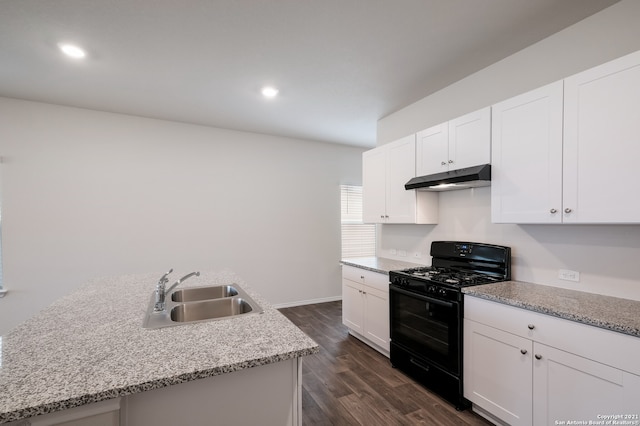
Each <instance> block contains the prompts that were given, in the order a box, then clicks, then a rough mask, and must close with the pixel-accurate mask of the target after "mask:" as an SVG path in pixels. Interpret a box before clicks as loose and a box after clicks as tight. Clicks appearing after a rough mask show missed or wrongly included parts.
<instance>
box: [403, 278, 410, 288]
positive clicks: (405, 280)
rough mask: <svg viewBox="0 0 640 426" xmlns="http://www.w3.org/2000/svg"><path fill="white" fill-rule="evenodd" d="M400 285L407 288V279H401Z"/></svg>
mask: <svg viewBox="0 0 640 426" xmlns="http://www.w3.org/2000/svg"><path fill="white" fill-rule="evenodd" d="M402 285H403V286H408V285H409V280H408V279H406V278H403V279H402Z"/></svg>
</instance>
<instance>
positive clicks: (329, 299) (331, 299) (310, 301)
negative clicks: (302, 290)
mask: <svg viewBox="0 0 640 426" xmlns="http://www.w3.org/2000/svg"><path fill="white" fill-rule="evenodd" d="M337 300H342V295H340V296H332V297H321V298H319V299H308V300H298V301H296V302H287V303H277V304H273V305H272V306H273V307H274V308H276V309H280V308H292V307H294V306H303V305H313V304H314V303H325V302H335V301H337Z"/></svg>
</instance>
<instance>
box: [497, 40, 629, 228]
mask: <svg viewBox="0 0 640 426" xmlns="http://www.w3.org/2000/svg"><path fill="white" fill-rule="evenodd" d="M638 111H640V52H636V53H633V54H630V55H627V56H624V57H622V58H620V59H617V60H614V61H611V62H608V63H606V64H603V65H601V66H598V67H595V68H592V69H590V70H587V71H584V72H581V73H579V74H576V75H574V76H571V77H569V78H567V79H565V80H564V81H563V82H557V83H553V84H551V85H548V86H545V87H542V88H540V89H537V90H534V91H531V92H529V93H525V94H524V95H520V96H516V97H515V98H512V99H509V100H507V101H504V102H501V103H499V104H497V105H494V106H493V107H492V133H493V134H492V137H493V141H492V160H491V163H492V169H491V174H492V178H491V180H492V183H491V185H492V188H491V208H492V216H491V217H492V221H493V222H494V223H594V224H597V223H602V224H604V223H640V197H638V196H637V194H638V193H639V192H640V167H638V164H637V163H638V158H640V119H639V117H640V116H639V115H638Z"/></svg>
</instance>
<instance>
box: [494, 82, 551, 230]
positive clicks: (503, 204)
mask: <svg viewBox="0 0 640 426" xmlns="http://www.w3.org/2000/svg"><path fill="white" fill-rule="evenodd" d="M562 99H563V83H562V81H559V82H556V83H553V84H550V85H547V86H544V87H541V88H539V89H536V90H533V91H531V92H528V93H525V94H523V95H520V96H516V97H514V98H511V99H509V100H506V101H504V102H501V103H499V104H496V105H494V106H493V107H492V113H491V117H492V118H491V120H492V146H491V221H492V222H494V223H560V222H561V221H562V208H563V207H562Z"/></svg>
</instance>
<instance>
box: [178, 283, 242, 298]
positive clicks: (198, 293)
mask: <svg viewBox="0 0 640 426" xmlns="http://www.w3.org/2000/svg"><path fill="white" fill-rule="evenodd" d="M237 295H238V290H236V289H235V288H234V287H232V286H230V285H219V286H214V287H194V288H185V289H182V290H176V291H174V292H173V293H172V294H171V300H173V301H174V302H195V301H197V300H208V299H221V298H223V297H233V296H237Z"/></svg>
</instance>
